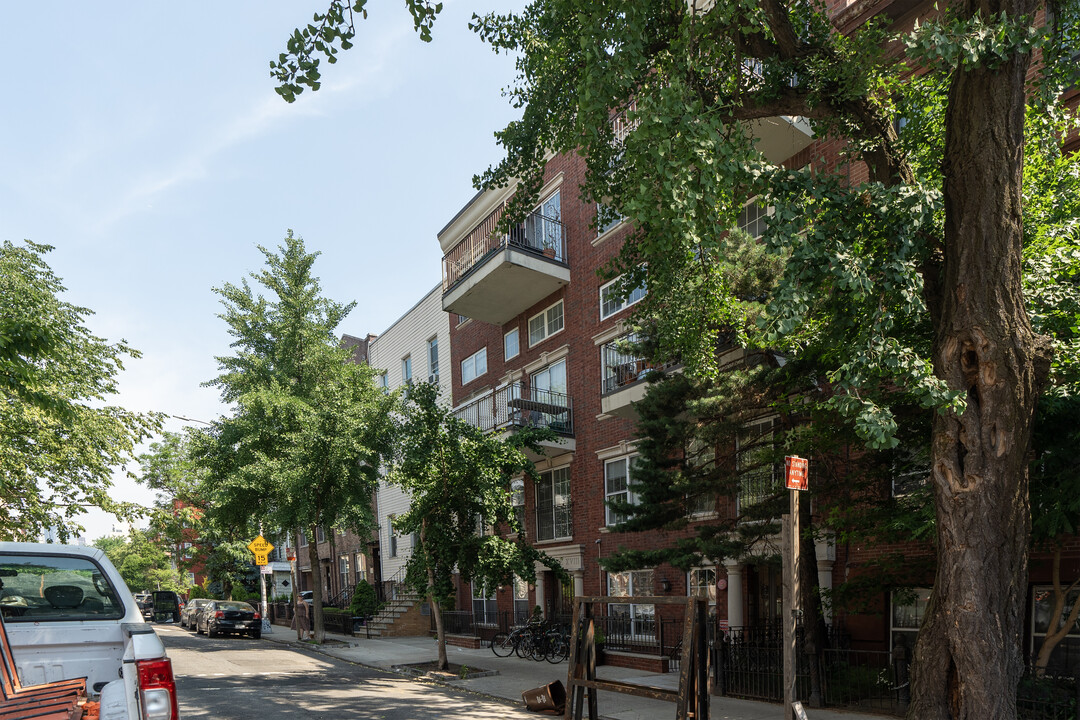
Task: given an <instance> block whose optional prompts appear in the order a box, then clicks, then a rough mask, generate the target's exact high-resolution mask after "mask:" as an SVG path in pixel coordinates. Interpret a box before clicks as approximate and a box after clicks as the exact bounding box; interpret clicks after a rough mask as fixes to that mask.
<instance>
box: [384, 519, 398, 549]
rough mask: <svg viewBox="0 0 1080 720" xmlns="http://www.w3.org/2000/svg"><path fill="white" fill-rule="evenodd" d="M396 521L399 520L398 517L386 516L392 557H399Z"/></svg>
mask: <svg viewBox="0 0 1080 720" xmlns="http://www.w3.org/2000/svg"><path fill="white" fill-rule="evenodd" d="M395 519H397V515H387V516H386V530H387V533H388V535H389V539H390V542H389V545H390V557H397V545H398V532H397V528H395V527H394V520H395Z"/></svg>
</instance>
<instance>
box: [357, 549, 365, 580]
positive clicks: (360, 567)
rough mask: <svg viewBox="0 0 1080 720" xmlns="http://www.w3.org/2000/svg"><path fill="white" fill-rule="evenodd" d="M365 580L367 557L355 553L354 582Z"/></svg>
mask: <svg viewBox="0 0 1080 720" xmlns="http://www.w3.org/2000/svg"><path fill="white" fill-rule="evenodd" d="M361 580H367V555H365V554H364V553H356V582H358V583H359V582H360V581H361Z"/></svg>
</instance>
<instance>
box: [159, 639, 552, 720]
mask: <svg viewBox="0 0 1080 720" xmlns="http://www.w3.org/2000/svg"><path fill="white" fill-rule="evenodd" d="M155 629H156V630H157V633H158V635H159V636H160V637H161V639H162V640H163V641H164V643H165V646H166V647H167V648H168V652H169V657H171V658H172V661H173V672H174V674H175V675H176V685H177V694H178V695H179V699H180V715H181V717H182V718H186V719H191V718H199V717H212V718H215V720H277V718H334V719H335V720H337V719H338V718H350V719H352V718H356V719H357V720H376V719H377V720H414V719H415V720H427V719H428V718H431V719H432V720H435V718H438V719H439V720H445V719H447V718H450V719H459V718H460V719H462V720H464V719H466V718H467V719H469V720H474V719H475V720H489V719H490V720H509V719H516V718H532V719H533V720H535V719H536V718H537V717H539V716H538V715H536V714H535V713H530V712H527V711H525V710H522V709H520V708H514V707H512V706H510V705H508V704H504V703H501V702H498V701H495V700H490V699H487V698H484V697H479V696H476V695H471V694H468V693H465V692H461V691H457V690H454V689H452V688H446V687H442V686H437V685H429V684H425V683H421V682H416V681H414V680H410V679H406V678H402V677H399V676H397V675H393V674H390V673H386V672H383V671H380V670H373V669H370V668H366V667H361V666H359V665H353V664H351V663H348V662H345V661H342V660H338V659H336V658H330V657H326V656H324V655H320V654H318V653H315V652H310V651H306V650H300V649H293V648H289V647H286V646H282V645H278V644H275V643H271V642H269V641H264V640H252V639H251V638H246V637H224V638H214V639H212V640H211V639H210V638H208V637H206V636H205V635H196V634H195V633H194V632H189V631H187V630H182V629H181V628H179V627H178V626H174V625H156V626H155Z"/></svg>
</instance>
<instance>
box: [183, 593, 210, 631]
mask: <svg viewBox="0 0 1080 720" xmlns="http://www.w3.org/2000/svg"><path fill="white" fill-rule="evenodd" d="M212 602H213V600H211V599H210V598H192V599H190V600H188V602H187V605H185V606H184V609H183V610H181V611H180V627H182V628H187V629H188V630H194V629H195V622H196V621H197V620H198V618H199V611H200V610H202V609H203V608H204V607H206V606H207V605H209V604H210V603H212Z"/></svg>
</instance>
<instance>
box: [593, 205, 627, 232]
mask: <svg viewBox="0 0 1080 720" xmlns="http://www.w3.org/2000/svg"><path fill="white" fill-rule="evenodd" d="M625 219H626V218H624V217H623V216H622V215H621V214H620V213H619V211H618V210H614V209H612V208H605V207H604V206H603V205H601V204H600V203H596V237H600V236H601V235H603V234H604V233H606V232H607V231H608V230H610V229H611V228H613V227H615V226H617V225H619V223H621V222H622V221H623V220H625Z"/></svg>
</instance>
